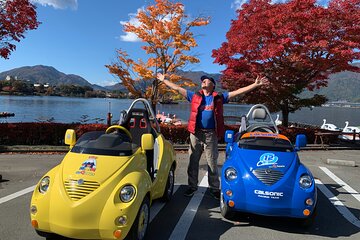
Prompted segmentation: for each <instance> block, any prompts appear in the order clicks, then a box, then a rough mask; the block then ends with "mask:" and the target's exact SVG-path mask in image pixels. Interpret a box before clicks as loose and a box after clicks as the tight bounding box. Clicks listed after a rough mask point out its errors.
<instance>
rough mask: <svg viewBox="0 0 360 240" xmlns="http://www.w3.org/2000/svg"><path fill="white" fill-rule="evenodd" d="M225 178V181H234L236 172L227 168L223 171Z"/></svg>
mask: <svg viewBox="0 0 360 240" xmlns="http://www.w3.org/2000/svg"><path fill="white" fill-rule="evenodd" d="M225 177H226V179H227V180H235V179H236V178H237V172H236V170H235V168H232V167H230V168H228V169H226V171H225Z"/></svg>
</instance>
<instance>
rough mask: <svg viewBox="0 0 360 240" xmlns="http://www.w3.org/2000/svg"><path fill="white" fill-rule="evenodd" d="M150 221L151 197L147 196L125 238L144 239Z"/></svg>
mask: <svg viewBox="0 0 360 240" xmlns="http://www.w3.org/2000/svg"><path fill="white" fill-rule="evenodd" d="M149 221H150V201H149V198H148V197H146V196H145V198H144V200H143V202H142V203H141V206H140V208H139V212H138V214H137V215H136V219H135V221H134V223H133V225H132V227H131V229H130V231H129V233H128V235H127V236H126V238H125V239H128V240H130V239H131V240H133V239H136V240H142V239H144V238H145V236H146V233H147V229H148V226H149Z"/></svg>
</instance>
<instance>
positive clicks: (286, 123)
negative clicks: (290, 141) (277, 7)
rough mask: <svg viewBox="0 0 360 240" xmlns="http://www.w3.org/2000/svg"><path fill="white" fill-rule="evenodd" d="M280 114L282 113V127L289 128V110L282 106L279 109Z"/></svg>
mask: <svg viewBox="0 0 360 240" xmlns="http://www.w3.org/2000/svg"><path fill="white" fill-rule="evenodd" d="M281 113H282V117H283V119H282V125H283V126H284V127H288V126H289V110H288V107H287V106H284V107H283V108H281Z"/></svg>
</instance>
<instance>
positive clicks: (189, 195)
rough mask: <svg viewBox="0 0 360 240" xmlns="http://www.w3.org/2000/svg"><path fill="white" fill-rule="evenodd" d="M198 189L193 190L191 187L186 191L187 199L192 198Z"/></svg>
mask: <svg viewBox="0 0 360 240" xmlns="http://www.w3.org/2000/svg"><path fill="white" fill-rule="evenodd" d="M196 190H197V189H196V188H191V187H189V188H188V189H187V190H186V191H185V193H184V196H185V197H192V196H193V195H194V193H195V192H196Z"/></svg>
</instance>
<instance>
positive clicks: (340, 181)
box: [319, 167, 360, 202]
mask: <svg viewBox="0 0 360 240" xmlns="http://www.w3.org/2000/svg"><path fill="white" fill-rule="evenodd" d="M319 168H320V169H321V170H323V171H324V173H326V174H327V175H328V176H329V177H330V178H332V179H333V180H334V181H335V182H336V183H337V184H339V185H341V187H342V188H344V189H345V190H346V191H347V192H348V193H350V194H351V196H353V197H354V198H355V199H356V200H358V201H359V202H360V194H359V193H358V192H357V191H356V190H355V189H353V188H352V187H350V186H349V185H348V184H346V183H345V182H344V181H343V180H341V179H340V178H339V177H337V176H336V175H335V174H333V173H332V172H331V171H330V170H329V169H327V168H326V167H319Z"/></svg>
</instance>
